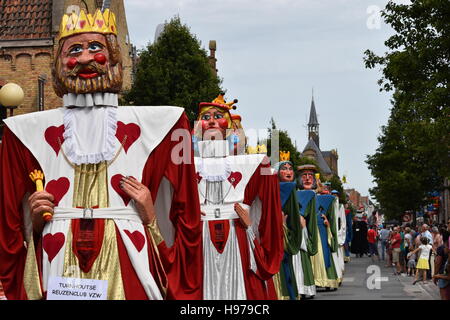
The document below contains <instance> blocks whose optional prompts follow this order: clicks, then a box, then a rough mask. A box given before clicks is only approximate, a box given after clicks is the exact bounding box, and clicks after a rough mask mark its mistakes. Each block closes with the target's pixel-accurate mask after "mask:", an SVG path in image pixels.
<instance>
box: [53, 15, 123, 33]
mask: <svg viewBox="0 0 450 320" xmlns="http://www.w3.org/2000/svg"><path fill="white" fill-rule="evenodd" d="M80 33H102V34H114V35H116V36H117V25H116V15H115V14H114V13H113V12H111V11H110V10H109V9H106V10H105V11H104V12H103V13H102V11H101V10H100V9H97V11H96V12H95V14H94V16H92V15H91V14H90V13H88V14H86V12H85V11H84V10H81V11H80V15H79V16H78V15H77V14H76V13H74V12H73V13H70V14H65V15H64V16H63V18H62V22H61V27H60V28H59V38H60V39H62V38H66V37H69V36H72V35H74V34H80Z"/></svg>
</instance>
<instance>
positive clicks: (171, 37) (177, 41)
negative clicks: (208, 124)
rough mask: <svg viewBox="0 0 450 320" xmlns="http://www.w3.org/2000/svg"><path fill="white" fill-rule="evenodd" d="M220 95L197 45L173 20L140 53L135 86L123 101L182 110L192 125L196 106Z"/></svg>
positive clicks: (219, 83)
mask: <svg viewBox="0 0 450 320" xmlns="http://www.w3.org/2000/svg"><path fill="white" fill-rule="evenodd" d="M221 91H222V89H221V80H220V79H219V78H218V77H217V76H216V75H215V74H214V73H213V72H212V68H211V66H210V64H209V61H208V56H207V53H206V51H205V50H204V49H202V48H201V43H200V41H199V40H197V38H196V37H195V35H193V34H191V32H190V30H189V27H188V26H186V25H183V24H182V23H181V21H180V18H179V17H174V18H173V19H172V20H171V21H170V22H169V23H166V24H165V27H164V31H163V32H162V33H161V34H160V36H159V38H158V39H157V40H155V42H154V43H153V44H150V45H148V47H147V48H146V49H145V50H143V51H142V52H141V53H140V56H139V64H138V66H137V72H136V79H135V82H134V84H133V87H132V88H131V90H130V91H129V92H127V93H126V94H125V95H124V99H125V101H126V102H128V104H131V105H147V106H152V105H173V106H180V107H184V108H185V111H186V114H187V116H188V117H189V119H190V120H191V121H193V120H194V119H195V118H196V115H197V112H198V104H199V102H203V101H212V100H213V99H214V98H215V97H217V95H218V94H219V93H220V92H221Z"/></svg>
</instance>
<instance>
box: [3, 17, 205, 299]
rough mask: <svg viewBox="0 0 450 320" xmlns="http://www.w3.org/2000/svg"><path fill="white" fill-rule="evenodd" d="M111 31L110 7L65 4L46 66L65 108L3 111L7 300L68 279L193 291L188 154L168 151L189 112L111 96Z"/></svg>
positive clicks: (116, 287) (112, 287) (114, 295)
mask: <svg viewBox="0 0 450 320" xmlns="http://www.w3.org/2000/svg"><path fill="white" fill-rule="evenodd" d="M116 36H117V28H116V20H115V15H114V14H113V13H112V12H110V11H109V10H106V11H104V12H101V11H100V10H98V11H97V12H96V13H95V14H94V15H90V14H86V13H85V12H84V11H81V12H80V15H79V16H77V15H75V14H70V15H65V16H64V17H63V21H62V23H61V29H60V39H59V48H58V51H57V54H56V57H55V59H56V60H55V64H54V70H53V76H54V88H55V91H56V93H57V94H58V95H59V96H60V97H62V98H63V102H64V105H63V107H62V108H59V109H56V110H50V111H44V112H39V113H31V114H27V115H21V116H17V117H12V118H9V119H7V120H6V121H5V122H6V125H7V128H6V130H5V134H4V137H3V143H2V145H1V158H0V177H1V182H0V280H1V281H2V283H3V285H4V288H5V293H6V296H7V297H8V299H42V298H46V297H47V298H48V299H50V298H51V297H54V295H57V294H58V293H60V292H58V291H57V290H56V288H55V283H63V284H64V283H69V282H70V281H71V280H70V279H75V280H76V281H77V283H78V284H84V283H85V282H84V281H88V280H87V279H93V280H97V281H101V283H102V284H103V285H105V287H104V289H103V290H104V292H102V294H104V297H105V298H107V299H164V298H169V299H170V298H171V299H174V298H175V299H200V298H201V264H200V263H201V229H200V227H201V225H200V218H199V203H198V200H197V197H192V195H190V194H189V192H190V191H191V190H195V188H196V184H195V170H194V165H193V157H192V156H191V159H188V160H191V161H190V163H189V161H185V162H183V161H178V160H175V161H174V159H173V156H172V155H173V154H177V152H172V151H173V150H175V149H176V150H178V149H177V148H178V144H179V141H178V140H179V139H176V138H175V139H173V136H174V135H173V133H174V132H176V131H179V130H180V129H181V131H183V132H189V123H188V119H187V117H186V115H185V114H184V112H183V109H182V108H178V107H118V98H117V94H118V93H119V91H120V89H121V86H122V66H121V54H120V49H119V46H118V43H117V37H116ZM176 136H180V135H179V134H178V135H176ZM172 140H174V141H172ZM185 140H186V141H184V143H187V149H188V150H190V147H191V145H190V143H191V142H190V138H187V139H185ZM178 154H179V152H178ZM175 158H176V157H175ZM40 171H42V173H43V174H41V173H40ZM30 173H31V175H30ZM41 189H44V190H43V191H36V190H41ZM144 204H145V205H144ZM43 214H44V215H43ZM44 216H45V219H44ZM188 267H189V272H188V270H187V268H188ZM66 287H67V285H66Z"/></svg>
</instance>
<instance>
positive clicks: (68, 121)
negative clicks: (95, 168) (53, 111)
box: [63, 107, 117, 165]
mask: <svg viewBox="0 0 450 320" xmlns="http://www.w3.org/2000/svg"><path fill="white" fill-rule="evenodd" d="M63 118H64V145H63V147H64V152H65V153H66V156H67V158H68V159H69V160H70V161H72V162H73V163H75V164H77V165H80V164H87V163H91V164H92V163H99V162H101V161H110V160H112V158H113V157H114V155H115V152H116V137H115V135H116V131H117V108H116V107H89V108H87V107H86V108H64V116H63Z"/></svg>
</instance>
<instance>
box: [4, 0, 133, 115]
mask: <svg viewBox="0 0 450 320" xmlns="http://www.w3.org/2000/svg"><path fill="white" fill-rule="evenodd" d="M97 8H101V9H103V8H110V9H111V10H112V11H113V12H114V13H115V14H116V17H117V28H118V32H119V43H120V46H121V49H122V56H123V67H124V86H123V88H124V89H125V90H126V89H129V88H130V87H131V84H132V70H133V53H134V48H133V46H132V44H131V43H130V38H129V34H128V26H127V20H126V15H125V7H124V1H123V0H104V1H102V0H84V1H83V0H53V1H52V0H0V87H1V86H2V85H4V84H5V83H8V82H14V83H17V84H18V85H20V86H21V87H22V89H23V90H24V92H25V101H24V102H23V104H22V105H21V106H19V108H18V109H17V110H15V112H14V114H15V115H17V114H24V113H29V112H35V111H39V110H44V109H53V108H56V107H60V106H61V104H62V100H61V99H60V98H59V97H57V96H56V94H55V93H54V91H53V87H52V77H51V66H52V63H53V59H54V52H55V49H56V48H57V45H58V39H57V36H58V32H59V26H60V23H61V18H62V16H63V15H64V14H65V13H67V12H77V13H78V12H79V11H80V10H81V9H84V10H88V11H89V12H90V13H94V12H95V10H96V9H97ZM39 84H40V85H41V90H39ZM40 91H41V94H40V93H39V92H40ZM40 106H41V108H40ZM1 109H3V108H1ZM1 115H2V119H3V118H4V117H5V112H4V110H3V113H2V114H1Z"/></svg>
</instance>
